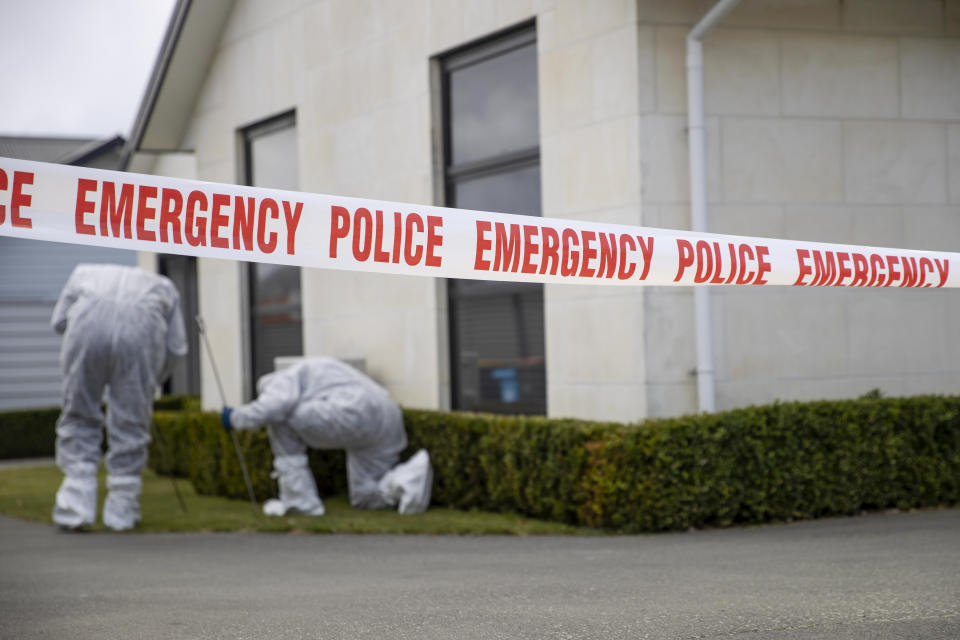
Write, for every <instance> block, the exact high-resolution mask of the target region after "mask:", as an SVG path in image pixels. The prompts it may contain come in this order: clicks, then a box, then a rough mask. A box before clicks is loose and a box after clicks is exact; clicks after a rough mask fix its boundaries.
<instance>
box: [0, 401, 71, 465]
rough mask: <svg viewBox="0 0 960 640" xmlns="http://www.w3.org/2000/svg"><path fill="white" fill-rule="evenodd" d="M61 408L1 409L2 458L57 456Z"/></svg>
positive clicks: (0, 449)
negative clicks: (56, 448)
mask: <svg viewBox="0 0 960 640" xmlns="http://www.w3.org/2000/svg"><path fill="white" fill-rule="evenodd" d="M59 417H60V409H59V408H57V407H52V408H48V409H22V410H16V411H3V412H0V459H4V460H13V459H16V458H40V457H47V456H52V455H53V445H54V440H55V439H56V433H55V429H56V425H57V418H59Z"/></svg>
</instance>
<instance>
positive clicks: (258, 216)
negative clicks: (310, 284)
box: [74, 178, 303, 255]
mask: <svg viewBox="0 0 960 640" xmlns="http://www.w3.org/2000/svg"><path fill="white" fill-rule="evenodd" d="M281 212H282V213H281ZM302 213H303V203H302V202H293V203H291V202H290V201H288V200H280V201H279V202H278V201H277V200H275V199H273V198H257V197H254V196H247V197H244V196H239V195H234V196H230V195H229V194H226V193H212V194H209V195H208V194H207V193H206V192H204V191H200V190H198V189H194V190H192V191H190V192H189V193H186V194H184V193H183V192H181V191H180V190H179V189H170V188H163V189H158V188H157V187H154V186H150V185H142V184H141V185H136V184H129V183H119V184H118V183H116V182H111V181H109V180H103V181H100V180H88V179H85V178H80V179H79V180H77V206H76V210H75V213H74V219H75V227H76V231H77V233H79V234H83V235H89V236H96V235H100V236H103V237H113V238H120V237H123V238H127V239H133V238H136V239H137V240H143V241H147V242H157V241H159V242H165V243H173V244H183V243H184V242H186V243H187V244H188V245H190V246H192V247H206V246H210V247H213V248H217V249H230V248H232V249H237V250H242V251H251V252H252V251H257V250H259V251H260V252H262V253H273V252H275V251H276V250H277V249H278V248H279V247H281V246H284V245H285V248H286V251H287V253H288V254H290V255H293V253H294V251H295V249H296V234H297V227H298V226H299V224H300V215H301V214H302ZM274 221H276V222H274ZM281 221H282V224H281ZM281 234H282V235H283V236H284V237H285V240H286V242H285V243H281V242H280V236H281Z"/></svg>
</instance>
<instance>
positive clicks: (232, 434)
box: [197, 314, 260, 516]
mask: <svg viewBox="0 0 960 640" xmlns="http://www.w3.org/2000/svg"><path fill="white" fill-rule="evenodd" d="M197 326H198V327H199V328H200V335H201V336H202V337H203V344H204V345H206V347H207V356H208V357H209V358H210V366H211V367H213V376H214V378H216V379H217V388H218V389H219V390H220V404H221V406H224V407H226V406H227V394H225V393H224V392H223V383H222V382H221V381H220V371H218V370H217V361H216V360H214V359H213V348H212V347H211V346H210V341H209V340H208V339H207V327H206V325H205V324H204V322H203V316H201V315H200V314H197ZM230 438H231V440H233V448H234V449H235V450H236V452H237V460H239V461H240V471H242V472H243V481H244V482H245V483H246V485H247V494H248V495H249V496H250V504H252V505H253V511H254V513H256V514H257V515H258V516H259V515H260V507H259V506H258V505H257V498H256V496H254V495H253V484H252V483H251V482H250V474H249V473H247V463H246V462H245V461H244V459H243V451H242V450H241V449H240V441H239V440H237V433H236V431H234V430H233V429H230Z"/></svg>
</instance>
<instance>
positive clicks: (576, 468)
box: [151, 396, 960, 532]
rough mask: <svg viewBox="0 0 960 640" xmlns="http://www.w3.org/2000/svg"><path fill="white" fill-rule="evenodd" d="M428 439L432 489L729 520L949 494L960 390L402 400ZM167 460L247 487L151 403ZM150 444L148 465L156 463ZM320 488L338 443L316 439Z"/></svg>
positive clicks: (627, 525)
mask: <svg viewBox="0 0 960 640" xmlns="http://www.w3.org/2000/svg"><path fill="white" fill-rule="evenodd" d="M404 420H405V423H406V428H407V434H408V436H409V439H410V446H409V447H408V449H407V451H405V452H404V457H406V456H409V455H410V454H412V453H413V452H414V451H415V450H416V449H418V448H420V447H424V448H426V449H427V450H428V451H429V452H430V456H431V460H432V462H433V467H434V486H433V502H434V503H435V504H439V505H444V506H450V507H456V508H461V509H485V510H494V511H504V512H516V513H520V514H523V515H526V516H533V517H537V518H543V519H548V520H554V521H559V522H564V523H570V524H577V525H586V526H592V527H601V528H606V529H611V530H617V531H624V532H642V531H661V530H670V529H686V528H688V527H706V526H726V525H730V524H734V523H760V522H770V521H777V520H790V519H800V518H816V517H821V516H829V515H843V514H852V513H856V512H858V511H860V510H863V509H885V508H890V507H897V508H902V509H903V508H912V507H927V506H937V505H941V504H956V503H957V502H958V501H960V398H958V397H942V396H922V397H914V398H880V397H865V398H860V399H857V400H848V401H823V402H807V403H797V402H794V403H777V404H773V405H767V406H758V407H748V408H745V409H737V410H734V411H727V412H723V413H715V414H704V415H699V416H684V417H680V418H672V419H658V420H648V421H646V422H644V423H641V424H638V425H623V424H615V423H600V422H590V421H584V420H572V419H563V420H558V419H548V418H543V417H525V416H501V415H487V414H473V413H458V412H452V413H451V412H439V411H424V410H411V409H408V410H405V411H404ZM156 422H157V425H158V428H159V431H160V433H161V434H162V438H163V440H164V443H165V444H166V446H167V448H168V457H169V459H170V460H171V461H172V462H169V463H168V464H169V467H167V468H166V470H167V471H170V472H174V473H178V474H180V475H184V476H189V477H190V478H191V480H192V481H193V483H194V485H195V486H196V488H197V490H198V491H199V492H201V493H209V494H218V495H225V496H232V497H236V498H246V496H247V494H246V489H245V487H244V484H243V479H242V475H241V473H240V470H239V465H238V463H237V460H236V453H235V452H234V449H233V444H232V443H231V442H230V437H229V436H228V435H227V434H226V433H224V432H223V430H222V429H221V427H220V422H219V416H217V415H216V414H213V413H200V412H196V411H187V412H180V413H162V412H158V413H157V414H156ZM238 435H239V437H240V442H241V444H242V447H243V450H244V456H245V459H246V462H247V466H248V468H249V470H250V475H251V478H252V481H253V485H254V488H255V491H256V494H257V496H258V499H261V500H262V499H264V498H265V497H267V496H271V495H274V492H275V491H276V489H275V481H274V480H272V479H271V478H270V476H269V472H270V469H271V460H272V456H271V454H270V447H269V442H268V440H267V436H266V432H265V431H263V430H260V431H254V432H240V433H239V434H238ZM158 458H159V456H158V455H156V452H155V451H154V454H153V455H152V457H151V464H153V465H154V467H155V468H157V469H158V470H161V469H162V468H163V463H162V461H159V460H158ZM311 467H312V468H313V470H314V474H315V475H316V477H317V484H318V487H319V488H320V491H321V494H323V495H329V494H330V493H340V492H343V491H344V490H345V486H346V473H345V471H344V456H343V453H342V452H332V451H312V452H311Z"/></svg>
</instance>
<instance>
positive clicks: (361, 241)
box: [330, 205, 443, 267]
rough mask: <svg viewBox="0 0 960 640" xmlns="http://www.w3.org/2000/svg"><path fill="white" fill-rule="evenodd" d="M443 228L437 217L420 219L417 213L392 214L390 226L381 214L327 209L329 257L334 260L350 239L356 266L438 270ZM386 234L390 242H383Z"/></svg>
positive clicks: (343, 208) (376, 211)
mask: <svg viewBox="0 0 960 640" xmlns="http://www.w3.org/2000/svg"><path fill="white" fill-rule="evenodd" d="M442 227H443V218H442V217H440V216H421V215H420V214H419V213H401V212H399V211H395V212H394V213H393V221H392V224H391V222H390V221H384V215H383V211H381V210H379V209H376V210H374V212H371V211H370V210H369V209H367V208H365V207H358V208H357V209H356V210H355V211H354V212H353V213H352V214H351V213H350V210H349V209H347V208H346V207H339V206H337V205H333V206H332V207H331V208H330V257H331V258H336V257H337V254H338V251H339V248H340V242H341V241H343V240H346V239H347V238H349V244H350V248H351V249H352V250H353V258H354V259H355V260H356V261H357V262H369V261H370V260H371V258H372V259H373V262H384V263H393V264H399V263H400V260H401V258H402V259H403V262H404V263H405V264H407V265H409V266H411V267H415V266H417V265H419V264H423V265H425V266H428V267H439V266H441V258H440V256H438V255H437V249H438V248H440V247H441V246H442V245H443V236H442V235H440V232H439V229H441V228H442ZM386 232H389V234H390V236H391V238H392V240H391V241H390V242H389V243H388V242H386V239H387V233H386Z"/></svg>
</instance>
